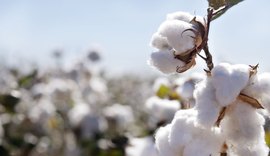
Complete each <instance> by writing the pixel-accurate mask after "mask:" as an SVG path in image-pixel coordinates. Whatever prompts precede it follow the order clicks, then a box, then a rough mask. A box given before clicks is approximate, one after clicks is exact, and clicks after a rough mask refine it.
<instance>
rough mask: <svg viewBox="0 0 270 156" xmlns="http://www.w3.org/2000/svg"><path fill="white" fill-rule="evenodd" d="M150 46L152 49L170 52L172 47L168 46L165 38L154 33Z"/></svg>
mask: <svg viewBox="0 0 270 156" xmlns="http://www.w3.org/2000/svg"><path fill="white" fill-rule="evenodd" d="M150 45H151V46H152V47H155V48H157V49H159V50H170V49H172V47H170V46H169V44H168V41H167V38H166V37H164V36H161V35H160V34H159V33H154V34H153V36H152V38H151V41H150Z"/></svg>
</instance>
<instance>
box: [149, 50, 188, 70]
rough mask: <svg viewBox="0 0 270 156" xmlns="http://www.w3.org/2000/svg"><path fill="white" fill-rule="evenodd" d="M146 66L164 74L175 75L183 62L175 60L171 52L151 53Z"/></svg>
mask: <svg viewBox="0 0 270 156" xmlns="http://www.w3.org/2000/svg"><path fill="white" fill-rule="evenodd" d="M148 64H149V65H151V66H152V67H154V68H156V69H158V70H159V71H161V72H162V73H164V74H172V73H175V72H176V69H177V67H183V66H184V65H185V63H184V62H182V61H180V60H178V59H176V58H175V57H174V55H173V53H172V52H171V51H157V52H153V53H152V54H151V58H150V60H149V61H148Z"/></svg>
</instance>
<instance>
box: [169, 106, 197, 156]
mask: <svg viewBox="0 0 270 156" xmlns="http://www.w3.org/2000/svg"><path fill="white" fill-rule="evenodd" d="M196 113H197V112H196V111H195V110H194V109H187V110H179V111H177V113H176V114H175V117H174V119H173V121H172V123H171V132H170V134H169V142H170V145H171V148H172V149H173V150H174V151H177V153H182V152H183V148H184V146H185V145H187V144H188V143H189V142H190V141H191V140H192V139H193V134H194V133H195V131H196V125H195V124H196Z"/></svg>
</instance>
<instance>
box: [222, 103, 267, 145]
mask: <svg viewBox="0 0 270 156" xmlns="http://www.w3.org/2000/svg"><path fill="white" fill-rule="evenodd" d="M263 125H264V118H263V117H262V116H261V115H260V114H259V113H258V112H257V111H256V108H254V107H252V106H251V105H249V104H247V103H245V102H243V101H240V100H237V101H236V102H235V103H234V104H233V105H231V106H229V107H228V108H227V110H226V115H225V117H224V118H223V120H222V121H221V123H220V128H221V129H222V133H223V135H224V136H225V137H226V139H227V140H226V143H227V144H228V146H229V147H230V146H237V145H241V146H254V145H256V144H257V143H258V142H261V141H264V130H263Z"/></svg>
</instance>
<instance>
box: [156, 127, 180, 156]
mask: <svg viewBox="0 0 270 156" xmlns="http://www.w3.org/2000/svg"><path fill="white" fill-rule="evenodd" d="M170 131H171V125H170V124H169V125H166V126H165V127H161V128H159V129H158V131H157V133H156V134H155V142H156V147H157V150H158V154H159V156H176V155H178V154H177V152H176V151H174V150H173V149H172V148H171V146H170V143H169V138H168V137H169V134H170Z"/></svg>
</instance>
